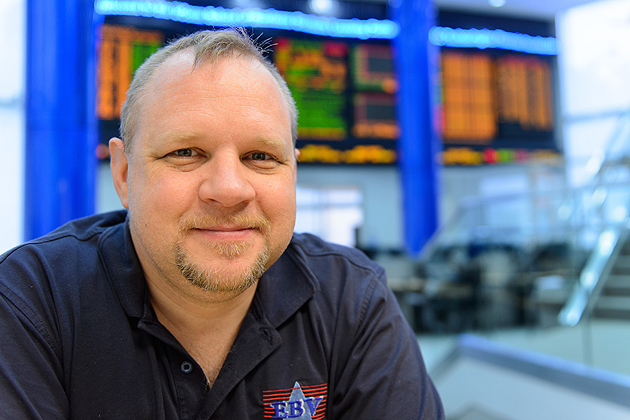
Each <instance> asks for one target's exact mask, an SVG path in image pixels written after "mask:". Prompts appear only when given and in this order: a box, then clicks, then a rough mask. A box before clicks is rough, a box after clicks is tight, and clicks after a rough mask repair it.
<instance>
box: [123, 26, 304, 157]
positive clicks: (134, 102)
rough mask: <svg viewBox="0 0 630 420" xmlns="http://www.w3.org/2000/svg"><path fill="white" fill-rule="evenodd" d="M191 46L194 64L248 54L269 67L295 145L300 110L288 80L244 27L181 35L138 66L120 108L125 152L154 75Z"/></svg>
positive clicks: (131, 139)
mask: <svg viewBox="0 0 630 420" xmlns="http://www.w3.org/2000/svg"><path fill="white" fill-rule="evenodd" d="M189 48H192V50H193V52H194V54H195V61H194V64H193V67H195V66H197V65H199V64H200V63H202V62H206V61H210V62H214V61H216V60H217V59H219V58H221V57H229V56H232V57H237V56H245V57H250V58H252V59H254V60H256V61H257V62H259V63H261V64H262V65H263V66H264V67H265V68H266V69H267V70H269V72H270V73H271V75H272V76H273V78H274V79H275V81H276V83H277V84H278V87H279V88H280V92H281V93H282V98H283V99H284V103H285V106H286V107H287V109H288V110H289V116H290V118H291V137H292V138H293V144H294V145H295V142H296V140H297V116H298V111H297V108H296V106H295V101H294V100H293V96H291V91H290V90H289V87H288V86H287V83H286V81H285V80H284V79H283V78H282V76H281V75H280V73H279V72H278V69H277V68H276V66H274V65H273V64H272V63H271V62H270V61H269V60H267V59H266V58H265V57H264V55H263V50H262V49H261V48H260V47H258V46H257V45H256V44H255V43H254V41H252V39H251V38H250V37H249V36H248V35H247V34H246V33H245V31H244V30H241V29H224V30H219V31H210V30H206V31H199V32H195V33H193V34H191V35H188V36H185V37H183V38H179V39H177V40H175V41H173V42H171V43H169V44H168V45H166V46H165V47H164V48H161V49H160V50H158V51H156V52H155V53H154V54H153V55H151V57H149V58H148V59H147V60H146V61H145V62H144V63H143V64H142V65H141V66H140V67H139V68H138V70H136V73H135V75H134V77H133V80H132V81H131V85H130V86H129V90H128V91H127V98H126V100H125V103H124V104H123V106H122V110H121V112H120V136H121V138H122V140H123V143H124V145H125V152H128V151H129V150H131V145H132V143H133V137H134V135H135V134H136V131H137V125H138V115H139V114H140V112H141V111H140V106H141V102H142V97H143V94H144V92H145V91H146V90H147V89H148V88H149V81H150V79H151V77H152V76H153V74H154V73H155V71H156V70H157V69H158V68H159V67H160V65H161V64H162V63H164V62H165V61H166V60H167V59H168V58H169V57H171V56H173V55H174V54H176V53H178V52H180V51H183V50H186V49H189Z"/></svg>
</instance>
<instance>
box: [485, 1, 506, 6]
mask: <svg viewBox="0 0 630 420" xmlns="http://www.w3.org/2000/svg"><path fill="white" fill-rule="evenodd" d="M488 4H490V6H492V7H501V6H503V5H504V4H505V0H488Z"/></svg>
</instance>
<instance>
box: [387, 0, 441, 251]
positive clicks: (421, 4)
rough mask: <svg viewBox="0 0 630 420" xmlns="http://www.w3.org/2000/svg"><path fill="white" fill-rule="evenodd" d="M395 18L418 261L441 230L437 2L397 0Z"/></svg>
mask: <svg viewBox="0 0 630 420" xmlns="http://www.w3.org/2000/svg"><path fill="white" fill-rule="evenodd" d="M390 5H391V9H390V11H391V13H392V18H393V19H394V20H395V21H397V22H398V24H399V25H400V33H399V35H398V36H397V37H396V39H395V40H394V42H393V45H394V48H395V51H396V53H395V54H396V55H395V58H396V60H395V62H396V66H397V72H398V80H399V83H400V92H399V95H398V119H399V124H400V128H401V138H400V140H399V147H398V150H399V168H400V174H401V182H402V191H403V201H404V203H403V210H404V216H403V217H404V231H405V246H406V250H407V252H408V253H409V254H410V255H412V256H416V255H418V253H419V252H420V251H421V249H422V247H423V246H424V244H425V243H426V242H427V241H428V240H429V238H430V237H431V235H432V234H433V233H434V232H435V230H436V229H437V199H438V190H437V171H438V164H437V161H436V159H437V153H438V151H439V147H440V146H439V142H438V139H437V136H436V132H435V129H434V128H435V127H434V123H433V121H434V119H433V104H432V99H431V91H432V82H433V78H434V77H435V69H436V60H437V51H436V50H435V49H434V48H433V47H432V46H431V45H430V44H429V37H428V33H429V29H430V28H431V27H433V26H434V24H435V13H436V12H435V10H434V6H433V4H432V2H431V0H393V1H391V2H390Z"/></svg>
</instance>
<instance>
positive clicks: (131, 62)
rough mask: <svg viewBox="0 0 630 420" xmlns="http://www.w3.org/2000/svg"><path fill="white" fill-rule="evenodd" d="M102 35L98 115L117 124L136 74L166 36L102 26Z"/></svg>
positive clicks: (157, 33) (100, 42)
mask: <svg viewBox="0 0 630 420" xmlns="http://www.w3.org/2000/svg"><path fill="white" fill-rule="evenodd" d="M99 35H100V37H99V42H98V45H99V50H98V53H97V56H98V66H97V92H96V115H97V117H98V118H99V119H100V120H118V118H119V115H120V108H121V107H122V104H123V102H124V101H125V95H126V92H127V89H128V88H129V84H130V83H131V78H132V77H133V73H134V72H135V71H136V69H137V68H138V67H139V66H140V64H142V63H143V62H144V60H146V59H147V58H148V57H149V56H150V55H151V54H153V53H154V52H155V51H156V50H157V49H158V48H160V47H161V46H162V45H163V43H164V36H163V34H162V32H160V31H152V30H140V29H136V28H133V27H128V26H120V25H102V26H101V28H100V34H99Z"/></svg>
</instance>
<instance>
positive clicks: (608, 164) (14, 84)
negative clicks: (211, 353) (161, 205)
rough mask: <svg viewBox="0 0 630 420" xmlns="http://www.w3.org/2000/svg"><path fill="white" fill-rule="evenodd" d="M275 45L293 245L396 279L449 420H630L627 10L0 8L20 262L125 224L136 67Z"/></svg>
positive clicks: (423, 5)
mask: <svg viewBox="0 0 630 420" xmlns="http://www.w3.org/2000/svg"><path fill="white" fill-rule="evenodd" d="M228 26H240V27H244V28H246V29H247V30H248V32H250V33H251V34H252V35H253V36H254V37H256V38H258V39H259V40H265V42H266V45H267V50H268V55H269V59H270V60H272V61H273V62H274V63H275V64H276V65H277V66H278V68H279V70H280V71H281V73H282V74H283V75H284V77H285V78H286V79H287V82H288V84H289V87H290V89H291V90H292V92H293V95H294V96H295V99H296V102H297V106H298V109H299V111H300V120H299V140H298V144H297V146H298V148H299V149H300V150H301V158H300V164H299V169H298V193H297V201H298V203H297V205H298V214H297V223H296V231H300V232H312V233H315V234H318V235H320V236H322V237H324V238H325V239H328V240H330V241H332V242H337V243H341V244H345V245H348V246H353V247H357V248H359V249H361V250H363V251H364V252H366V253H367V254H368V255H369V256H370V257H372V258H373V259H375V260H376V261H378V262H379V263H381V264H382V265H383V266H384V267H385V268H386V270H387V273H388V281H389V285H390V287H391V288H392V290H393V291H394V292H395V294H396V296H397V298H398V299H399V302H400V304H401V307H402V309H403V312H404V314H405V316H406V317H407V319H408V321H409V323H410V324H411V326H412V327H413V328H414V331H415V332H416V334H417V336H418V342H419V344H420V346H421V348H422V350H423V354H424V356H425V361H426V363H427V366H428V368H429V371H430V373H431V375H432V377H433V379H434V381H435V383H436V385H437V387H438V389H439V391H440V393H441V395H442V398H443V400H444V405H445V409H446V412H447V417H448V419H452V420H455V419H464V420H476V419H490V420H516V419H565V418H566V419H593V418H596V419H626V418H627V419H630V399H629V398H628V395H630V393H629V391H630V376H629V375H630V359H629V358H628V357H627V356H626V355H625V351H624V350H625V349H626V348H628V344H630V243H627V242H628V228H629V224H628V223H629V217H630V216H629V214H630V213H629V211H630V166H629V165H630V154H629V152H630V77H627V74H628V68H630V47H628V40H630V0H597V1H588V0H547V1H543V0H437V1H435V2H431V1H429V0H414V1H412V0H391V1H389V2H387V1H386V0H353V1H336V0H311V1H294V0H225V1H205V0H194V1H189V2H177V1H158V0H156V1H132V0H97V1H95V2H93V1H87V0H33V1H29V0H0V57H2V58H1V63H2V65H0V152H2V153H1V156H3V159H2V160H3V162H2V165H0V178H1V179H2V182H1V183H0V195H1V196H2V205H0V252H4V251H6V250H9V249H10V248H11V247H13V246H16V245H18V244H19V243H21V242H23V241H25V240H29V239H32V238H34V237H37V236H40V235H43V234H45V233H47V232H49V231H51V230H53V229H55V228H56V227H58V226H60V225H61V224H63V223H65V222H66V221H68V220H71V219H73V218H76V217H80V216H84V215H88V214H91V213H94V212H103V211H110V210H115V209H119V208H121V206H120V203H119V201H118V198H117V196H116V193H115V191H114V189H113V186H112V183H111V176H110V174H109V166H108V165H109V156H108V151H107V147H106V145H107V141H108V140H109V139H110V138H111V137H114V136H117V135H118V125H119V119H118V115H119V110H120V106H121V104H122V101H123V100H124V98H125V92H126V89H127V87H128V84H129V81H130V80H131V77H132V75H133V72H134V70H135V69H136V68H137V67H138V66H139V65H140V64H141V63H142V61H143V60H144V59H145V58H146V57H148V56H149V55H150V54H151V53H152V52H154V51H155V50H156V49H157V48H159V47H160V46H162V45H164V43H165V42H168V41H169V40H170V39H173V38H175V37H177V36H178V35H181V34H186V33H190V32H193V31H195V30H198V29H202V28H208V27H210V28H218V27H228Z"/></svg>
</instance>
